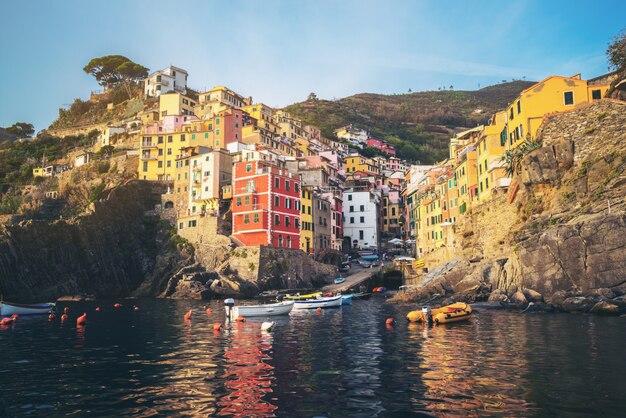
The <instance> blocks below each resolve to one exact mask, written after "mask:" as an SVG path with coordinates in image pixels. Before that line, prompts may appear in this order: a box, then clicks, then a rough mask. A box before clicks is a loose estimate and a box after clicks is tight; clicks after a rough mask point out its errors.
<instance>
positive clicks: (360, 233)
mask: <svg viewBox="0 0 626 418" xmlns="http://www.w3.org/2000/svg"><path fill="white" fill-rule="evenodd" d="M359 239H363V231H359Z"/></svg>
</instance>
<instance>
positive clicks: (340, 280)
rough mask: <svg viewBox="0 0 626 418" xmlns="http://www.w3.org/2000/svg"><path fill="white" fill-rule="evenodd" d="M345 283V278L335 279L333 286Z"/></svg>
mask: <svg viewBox="0 0 626 418" xmlns="http://www.w3.org/2000/svg"><path fill="white" fill-rule="evenodd" d="M345 281H346V278H345V277H337V278H336V279H335V284H339V283H343V282H345Z"/></svg>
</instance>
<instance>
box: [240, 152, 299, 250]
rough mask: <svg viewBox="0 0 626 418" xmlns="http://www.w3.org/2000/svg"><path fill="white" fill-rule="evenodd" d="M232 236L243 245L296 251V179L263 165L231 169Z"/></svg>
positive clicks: (248, 163)
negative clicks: (266, 246)
mask: <svg viewBox="0 0 626 418" xmlns="http://www.w3.org/2000/svg"><path fill="white" fill-rule="evenodd" d="M232 196H233V200H232V213H233V236H234V237H235V238H237V239H238V240H239V241H241V242H242V243H243V244H244V245H250V246H252V245H272V246H274V247H276V248H293V249H298V248H300V179H299V177H296V176H294V175H292V174H291V173H289V172H288V171H287V170H286V169H284V168H280V167H278V166H277V165H273V164H270V163H268V162H267V161H258V160H249V161H240V162H237V163H235V164H234V165H233V187H232Z"/></svg>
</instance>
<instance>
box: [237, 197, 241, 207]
mask: <svg viewBox="0 0 626 418" xmlns="http://www.w3.org/2000/svg"><path fill="white" fill-rule="evenodd" d="M237 206H241V198H240V197H238V198H237Z"/></svg>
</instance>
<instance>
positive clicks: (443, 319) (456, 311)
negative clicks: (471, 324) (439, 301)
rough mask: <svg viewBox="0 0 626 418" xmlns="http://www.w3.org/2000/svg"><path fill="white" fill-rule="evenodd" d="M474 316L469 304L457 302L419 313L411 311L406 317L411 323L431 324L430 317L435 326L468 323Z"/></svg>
mask: <svg viewBox="0 0 626 418" xmlns="http://www.w3.org/2000/svg"><path fill="white" fill-rule="evenodd" d="M471 315H472V307H471V306H469V305H468V304H467V303H463V302H457V303H453V304H452V305H447V306H443V307H441V308H435V309H432V310H431V309H430V308H428V307H424V308H422V309H420V310H417V311H411V312H409V313H408V314H407V315H406V319H407V320H409V321H410V322H429V321H428V317H429V316H430V318H431V320H432V322H434V323H435V324H447V323H450V322H459V321H466V320H468V319H469V318H470V316H471Z"/></svg>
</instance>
